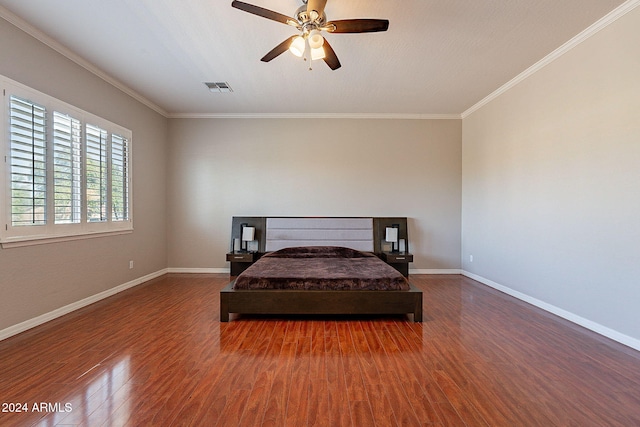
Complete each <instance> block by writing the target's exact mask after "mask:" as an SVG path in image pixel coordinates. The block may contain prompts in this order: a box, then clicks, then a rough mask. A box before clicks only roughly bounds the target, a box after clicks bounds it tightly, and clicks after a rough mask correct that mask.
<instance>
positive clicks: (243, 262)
mask: <svg viewBox="0 0 640 427" xmlns="http://www.w3.org/2000/svg"><path fill="white" fill-rule="evenodd" d="M261 256H262V254H261V253H259V252H229V253H228V254H227V261H229V262H230V263H231V270H230V273H231V276H237V275H238V274H240V273H242V272H243V271H245V270H246V269H247V268H249V266H250V265H251V264H253V263H254V262H256V261H257V260H258V259H260V257H261Z"/></svg>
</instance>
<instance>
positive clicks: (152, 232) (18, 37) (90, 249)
mask: <svg viewBox="0 0 640 427" xmlns="http://www.w3.org/2000/svg"><path fill="white" fill-rule="evenodd" d="M0 74H2V75H4V76H6V77H9V78H11V79H13V80H16V81H18V82H20V83H23V84H25V85H27V86H30V87H32V88H34V89H37V90H39V91H41V92H44V93H46V94H48V95H51V96H54V97H56V98H58V99H60V100H62V101H65V102H68V103H69V104H72V105H75V106H77V107H79V108H81V109H84V110H86V111H89V112H91V113H93V114H96V115H99V116H101V117H103V118H105V119H107V120H110V121H112V122H114V123H117V124H119V125H122V126H124V127H127V128H129V129H131V130H132V131H133V156H132V158H133V182H134V186H133V206H134V212H133V214H134V227H135V231H134V232H133V233H132V234H128V235H122V236H114V237H103V238H94V239H87V240H81V241H75V242H65V243H54V244H46V245H38V246H30V247H23V248H13V249H0V295H1V296H0V331H2V330H3V329H5V328H8V327H10V326H14V325H16V324H19V323H21V322H25V321H28V320H31V319H33V318H35V317H37V316H40V315H43V314H46V313H49V312H51V311H54V310H56V309H59V308H61V307H63V306H65V305H68V304H72V303H76V302H77V301H80V300H82V299H85V298H88V297H91V296H93V295H96V294H98V293H100V292H103V291H106V290H108V289H111V288H114V287H116V286H119V285H122V284H124V283H127V282H130V281H132V280H134V279H137V278H139V277H143V276H145V275H147V274H150V273H154V272H157V271H160V270H162V269H164V268H166V265H167V252H166V215H165V207H166V188H165V174H164V172H165V165H166V145H167V144H166V133H167V120H166V119H165V118H164V117H162V116H161V115H159V114H157V113H155V112H154V111H152V110H150V109H149V108H147V107H145V106H143V105H142V104H140V103H139V102H137V101H135V100H133V99H132V98H131V97H129V96H127V95H125V94H124V93H123V92H122V91H120V90H118V89H116V88H114V87H113V86H111V85H109V84H108V83H106V82H105V81H104V80H102V79H100V78H98V77H96V76H95V75H94V74H92V73H90V72H89V71H87V70H85V69H84V68H82V67H80V66H78V65H77V64H75V63H74V62H72V61H69V60H68V59H67V58H65V57H64V56H62V55H60V54H58V53H57V52H55V51H53V50H52V49H50V48H49V47H47V46H45V45H44V44H42V43H40V42H38V41H36V40H35V39H33V38H32V37H30V36H28V35H27V34H25V33H24V32H22V31H20V30H18V29H17V28H16V27H14V26H13V25H11V24H9V23H8V22H6V21H5V20H3V19H0ZM1 203H2V204H4V200H3V201H2V202H1ZM129 260H133V261H134V269H133V270H130V269H129Z"/></svg>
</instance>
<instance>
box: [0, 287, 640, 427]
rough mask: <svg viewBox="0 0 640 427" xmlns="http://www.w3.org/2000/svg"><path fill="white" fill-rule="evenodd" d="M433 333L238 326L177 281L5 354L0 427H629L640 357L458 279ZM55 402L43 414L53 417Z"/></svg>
mask: <svg viewBox="0 0 640 427" xmlns="http://www.w3.org/2000/svg"><path fill="white" fill-rule="evenodd" d="M411 281H412V283H414V284H415V285H416V286H417V287H419V288H420V289H422V290H423V292H424V316H425V318H424V322H423V323H413V322H410V321H409V320H408V319H407V318H403V317H370V318H362V317H359V318H338V319H336V318H330V317H315V318H304V317H260V316H253V317H247V316H244V317H243V316H237V317H235V318H233V317H232V321H231V322H229V323H220V322H219V321H218V316H219V313H218V302H219V300H218V292H219V290H220V289H221V288H222V287H224V286H225V285H226V284H227V283H228V277H227V276H223V275H167V276H163V277H161V278H158V279H155V280H153V281H151V282H149V283H147V284H145V285H142V286H139V287H136V288H134V289H130V290H128V291H125V292H123V293H121V294H119V295H116V296H114V297H111V298H109V299H107V300H104V301H101V302H99V303H96V304H94V305H92V306H89V307H86V308H84V309H82V310H79V311H77V312H74V313H72V314H69V315H67V316H65V317H63V318H60V319H56V320H54V321H52V322H50V323H48V324H46V325H42V326H40V327H38V328H35V329H33V330H30V331H28V332H25V333H23V334H21V335H18V336H15V337H12V338H9V339H7V340H4V341H2V342H0V401H1V402H2V405H3V407H2V410H12V411H15V410H17V409H18V406H17V405H16V404H19V405H20V406H19V408H21V409H24V408H25V407H24V406H22V405H23V404H26V405H27V406H26V412H21V413H16V412H14V413H8V412H0V426H3V427H6V426H30V425H38V426H40V425H42V426H55V425H82V426H91V427H93V426H102V425H105V426H174V425H175V426H187V425H194V426H207V427H208V426H296V427H298V426H307V425H308V426H311V425H323V426H358V427H362V426H374V425H375V426H395V425H408V426H422V425H427V426H428V425H433V426H448V425H452V426H464V425H467V426H632V425H640V354H639V353H638V352H636V351H634V350H632V349H629V348H627V347H625V346H623V345H621V344H618V343H615V342H612V341H609V340H607V339H605V338H603V337H600V336H598V335H596V334H594V333H592V332H589V331H587V330H584V329H582V328H580V327H578V326H575V325H573V324H571V323H569V322H566V321H564V320H562V319H558V318H556V317H554V316H552V315H550V314H547V313H545V312H542V311H540V310H538V309H536V308H534V307H531V306H529V305H527V304H524V303H522V302H519V301H517V300H514V299H512V298H511V297H508V296H506V295H504V294H501V293H499V292H497V291H494V290H492V289H489V288H487V287H485V286H483V285H480V284H478V283H477V282H474V281H473V280H471V279H468V278H465V277H462V276H457V275H450V276H449V275H448V276H412V277H411ZM43 404H44V405H43Z"/></svg>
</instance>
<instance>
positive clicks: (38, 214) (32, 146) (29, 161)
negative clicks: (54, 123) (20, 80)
mask: <svg viewBox="0 0 640 427" xmlns="http://www.w3.org/2000/svg"><path fill="white" fill-rule="evenodd" d="M9 127H10V135H11V137H10V145H11V148H10V153H11V154H10V158H11V184H10V187H11V188H10V192H11V224H12V225H13V226H26V225H43V224H45V223H46V219H47V166H46V157H47V142H46V141H47V140H46V114H45V108H44V107H42V106H40V105H37V104H35V103H33V102H30V101H27V100H24V99H20V98H18V97H16V96H12V97H11V101H10V117H9Z"/></svg>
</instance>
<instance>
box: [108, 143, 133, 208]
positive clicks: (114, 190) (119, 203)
mask: <svg viewBox="0 0 640 427" xmlns="http://www.w3.org/2000/svg"><path fill="white" fill-rule="evenodd" d="M111 204H112V206H113V210H112V220H113V221H125V220H128V219H129V140H128V139H127V138H125V137H123V136H121V135H115V134H114V135H111Z"/></svg>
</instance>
